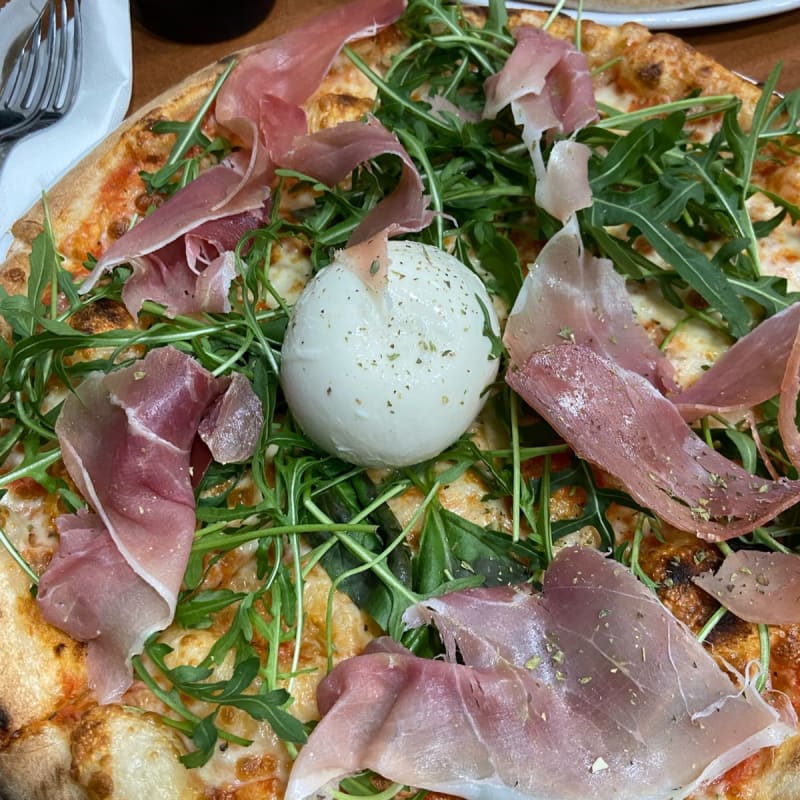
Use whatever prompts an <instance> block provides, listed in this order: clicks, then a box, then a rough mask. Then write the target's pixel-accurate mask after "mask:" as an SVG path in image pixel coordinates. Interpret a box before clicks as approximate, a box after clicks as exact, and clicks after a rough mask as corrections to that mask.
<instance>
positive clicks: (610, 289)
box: [503, 218, 675, 390]
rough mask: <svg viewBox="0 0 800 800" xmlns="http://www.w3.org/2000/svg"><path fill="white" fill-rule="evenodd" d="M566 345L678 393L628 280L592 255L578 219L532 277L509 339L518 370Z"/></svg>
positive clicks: (540, 259) (518, 303) (520, 297)
mask: <svg viewBox="0 0 800 800" xmlns="http://www.w3.org/2000/svg"><path fill="white" fill-rule="evenodd" d="M566 342H573V343H576V344H582V345H586V346H587V347H591V348H592V349H593V350H595V351H596V352H598V353H600V354H602V355H603V356H605V357H607V358H609V359H610V360H612V361H614V362H616V363H617V364H619V365H621V366H622V367H624V368H626V369H628V370H631V371H633V372H636V373H638V374H639V375H642V376H643V377H645V378H647V380H649V381H650V382H651V383H652V384H653V385H655V386H657V387H658V388H659V389H664V390H668V389H673V388H675V379H674V371H673V369H672V366H671V364H670V362H669V361H668V359H667V358H666V356H664V354H663V353H662V352H661V351H660V350H659V349H658V348H657V347H656V346H655V344H653V342H652V341H651V339H650V337H649V336H648V335H647V333H646V332H645V330H644V328H642V327H641V325H639V324H638V322H637V321H636V318H635V317H634V314H633V309H632V308H631V304H630V301H629V299H628V293H627V291H626V289H625V279H624V278H623V277H622V276H621V275H619V274H618V273H617V272H615V271H614V266H613V264H612V263H611V262H610V261H609V260H608V259H602V258H595V257H594V256H592V255H591V254H590V253H587V252H586V250H585V249H584V247H583V242H582V241H581V237H580V231H579V230H578V225H577V221H576V220H575V219H574V218H573V220H571V221H570V222H569V223H568V224H567V225H566V226H565V227H564V228H562V229H561V230H560V231H558V233H556V234H555V236H554V237H553V238H552V239H550V241H548V243H547V244H546V245H545V246H544V248H543V249H542V251H541V253H540V254H539V257H538V258H537V259H536V263H535V264H534V266H533V267H532V268H531V270H530V271H529V272H528V275H527V277H526V278H525V281H524V283H523V285H522V289H521V291H520V293H519V295H518V297H517V300H516V302H515V303H514V306H513V308H512V309H511V314H510V316H509V319H508V322H507V324H506V329H505V332H504V336H503V343H504V344H505V346H506V348H507V349H508V352H509V355H510V357H511V363H512V365H515V366H521V365H522V364H524V363H525V361H526V360H527V359H528V356H529V355H530V354H531V353H533V352H536V351H537V350H541V349H543V348H545V347H548V346H550V345H557V344H564V343H566Z"/></svg>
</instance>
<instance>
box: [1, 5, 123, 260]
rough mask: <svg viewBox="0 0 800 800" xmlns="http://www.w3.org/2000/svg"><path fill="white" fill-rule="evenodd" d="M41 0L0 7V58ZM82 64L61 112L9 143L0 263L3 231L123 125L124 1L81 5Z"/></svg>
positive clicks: (4, 239) (5, 240) (7, 237)
mask: <svg viewBox="0 0 800 800" xmlns="http://www.w3.org/2000/svg"><path fill="white" fill-rule="evenodd" d="M43 6H44V0H11V2H10V3H8V4H7V5H5V6H4V7H3V8H2V9H0V53H7V52H9V50H10V49H11V48H12V47H14V46H15V44H16V46H19V44H20V43H21V41H20V40H21V39H23V40H24V36H25V33H26V32H27V30H28V29H29V28H30V27H31V25H33V23H34V21H35V19H36V16H37V14H38V13H39V11H40V10H41V9H42V7H43ZM81 18H82V23H83V44H84V47H83V63H82V71H81V82H80V90H79V93H78V96H77V97H76V98H75V102H74V104H73V106H72V108H71V109H70V111H69V113H68V114H67V115H66V116H65V117H64V118H63V119H61V120H59V121H58V122H57V123H55V124H54V125H51V126H50V127H49V128H45V129H44V130H42V131H37V132H36V133H33V134H31V135H30V136H28V137H26V138H24V139H22V140H20V141H19V142H17V143H16V144H15V145H14V147H13V149H12V150H11V152H10V153H9V154H8V157H7V158H6V160H5V162H4V163H3V164H2V166H0V261H2V259H3V258H4V257H5V254H6V252H7V250H8V247H9V245H10V244H11V234H10V228H11V225H12V224H13V223H14V221H15V220H17V219H18V218H19V217H20V216H22V214H24V213H25V212H26V211H27V210H28V209H29V208H30V207H31V206H32V205H33V204H34V203H35V202H36V201H37V200H38V199H39V198H40V197H41V195H42V192H43V191H45V190H47V189H48V188H49V187H50V186H52V185H53V184H54V183H55V182H56V181H57V180H58V179H59V178H60V177H61V176H62V175H64V173H66V172H67V171H68V170H69V169H70V168H71V167H73V166H74V165H75V164H76V163H77V162H78V161H79V160H80V159H81V158H82V157H83V156H84V155H86V153H88V152H89V150H91V149H92V147H94V146H95V145H96V144H97V143H98V142H99V141H100V140H101V139H103V137H105V135H106V134H107V133H108V132H109V131H111V130H113V129H114V128H115V127H116V126H117V125H118V124H119V123H120V121H121V120H122V119H123V117H124V116H125V113H126V111H127V109H128V104H129V102H130V97H131V82H132V72H133V69H132V64H131V23H130V12H129V9H128V0H82V2H81Z"/></svg>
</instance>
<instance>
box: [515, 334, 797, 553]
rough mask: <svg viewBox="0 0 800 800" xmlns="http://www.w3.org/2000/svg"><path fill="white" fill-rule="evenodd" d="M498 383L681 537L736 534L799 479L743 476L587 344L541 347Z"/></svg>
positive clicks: (633, 377)
mask: <svg viewBox="0 0 800 800" xmlns="http://www.w3.org/2000/svg"><path fill="white" fill-rule="evenodd" d="M506 381H507V382H508V384H509V385H510V386H511V387H512V388H513V389H514V390H515V391H516V392H517V393H518V394H519V395H520V396H521V397H522V398H523V399H524V400H525V401H526V402H527V403H528V404H529V405H530V406H531V407H532V408H533V409H534V410H535V411H536V412H537V413H539V414H540V415H541V416H542V417H543V418H544V419H545V420H547V422H548V423H549V424H550V425H551V426H552V427H553V428H554V429H555V430H556V431H557V432H558V433H559V435H560V436H562V438H563V439H564V440H565V441H566V442H568V443H569V444H570V446H571V447H572V448H573V449H574V450H575V452H576V453H577V454H578V455H579V456H581V457H582V458H584V459H586V460H587V461H590V462H592V463H593V464H595V465H597V466H599V467H600V468H602V469H603V470H605V471H606V472H608V473H610V474H611V475H613V476H615V477H616V478H617V479H618V480H619V481H620V482H621V483H622V484H623V485H624V486H625V489H626V491H627V492H628V493H629V494H630V495H631V496H632V497H633V498H634V499H636V500H637V501H638V502H639V503H641V504H642V505H643V506H646V507H647V508H650V509H651V510H652V511H653V512H654V513H655V514H657V515H658V516H659V517H660V518H661V519H663V520H665V521H666V522H668V523H670V524H672V525H674V526H675V527H677V528H679V529H681V530H684V531H690V532H694V533H695V534H697V535H698V536H700V537H701V538H704V539H708V540H711V541H719V540H722V539H729V538H732V537H735V536H741V535H743V534H746V533H749V532H750V531H752V530H753V529H754V528H756V527H758V526H759V525H762V524H764V523H766V522H768V521H769V520H771V519H774V517H775V516H777V515H778V514H779V513H780V512H782V511H784V510H785V509H787V508H789V507H790V506H791V505H793V504H794V503H796V502H797V501H798V500H800V481H791V480H787V479H780V480H776V481H770V480H765V479H763V478H760V477H758V476H756V475H751V474H750V473H749V472H747V471H746V470H744V469H743V468H742V467H740V466H739V465H738V464H736V463H735V462H733V461H730V460H728V459H727V458H725V457H724V456H722V455H721V454H720V453H718V452H717V451H716V450H713V449H711V448H710V447H708V446H707V445H706V444H705V442H703V441H702V439H700V437H698V436H697V435H696V434H695V433H694V431H692V429H691V428H690V427H689V426H688V425H687V424H686V422H685V421H684V420H683V418H682V417H681V415H680V413H679V412H678V410H677V408H676V407H675V405H674V404H673V403H672V402H670V401H669V400H668V399H667V398H666V397H664V396H663V395H662V394H661V393H660V392H659V391H658V390H657V389H656V388H655V387H654V386H653V385H652V384H651V383H649V382H648V381H647V380H646V379H645V378H643V377H642V376H640V375H638V374H636V373H635V372H631V371H630V370H626V369H624V368H622V367H620V366H619V365H618V364H616V363H614V362H613V361H611V360H609V359H608V358H605V357H603V356H602V355H598V354H597V353H596V352H594V351H593V350H592V349H590V348H589V347H586V346H584V345H577V344H576V345H573V344H563V345H557V346H555V347H546V348H544V349H542V350H539V351H537V352H535V353H533V354H532V355H531V357H530V358H529V359H528V360H527V361H526V362H525V364H524V365H523V366H521V367H518V368H516V369H510V370H509V371H508V372H507V374H506Z"/></svg>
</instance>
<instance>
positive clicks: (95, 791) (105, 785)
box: [86, 772, 114, 800]
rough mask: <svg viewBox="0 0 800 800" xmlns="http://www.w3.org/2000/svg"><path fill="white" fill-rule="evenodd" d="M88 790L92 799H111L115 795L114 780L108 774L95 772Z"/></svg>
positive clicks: (90, 779)
mask: <svg viewBox="0 0 800 800" xmlns="http://www.w3.org/2000/svg"><path fill="white" fill-rule="evenodd" d="M86 788H87V789H88V790H89V796H90V797H92V798H96V800H102V799H103V798H104V797H111V796H112V795H113V794H114V780H113V779H112V777H111V776H110V775H109V774H108V773H107V772H95V773H94V774H93V775H92V777H91V778H89V784H88V786H87V787H86Z"/></svg>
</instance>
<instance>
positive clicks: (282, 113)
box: [80, 0, 405, 313]
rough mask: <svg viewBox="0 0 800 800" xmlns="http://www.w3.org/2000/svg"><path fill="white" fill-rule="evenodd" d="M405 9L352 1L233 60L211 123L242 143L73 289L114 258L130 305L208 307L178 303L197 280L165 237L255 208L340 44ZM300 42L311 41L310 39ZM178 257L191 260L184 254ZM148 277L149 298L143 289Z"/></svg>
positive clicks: (398, 4) (198, 291)
mask: <svg viewBox="0 0 800 800" xmlns="http://www.w3.org/2000/svg"><path fill="white" fill-rule="evenodd" d="M404 9H405V0H379V1H378V2H374V0H356V2H352V3H349V4H346V5H343V6H339V7H337V8H335V9H333V10H331V11H330V12H328V13H326V14H323V15H321V16H319V17H317V18H315V19H313V20H311V21H310V22H308V23H307V24H306V25H304V26H301V27H299V28H297V29H295V30H293V31H291V32H289V33H287V34H285V35H284V36H280V37H278V38H276V39H273V40H272V41H270V42H268V43H267V44H266V45H264V46H263V47H261V48H258V49H256V50H254V51H253V52H251V53H250V54H249V55H248V56H247V57H245V58H244V59H242V61H241V62H240V63H239V64H238V65H237V66H236V68H235V69H234V71H233V73H232V74H231V75H230V76H229V78H228V80H227V81H226V82H225V84H224V85H223V87H222V89H221V90H220V92H219V94H218V95H217V100H216V112H215V113H216V117H217V119H218V121H219V122H220V123H222V124H223V125H224V126H226V127H227V128H228V129H229V130H231V131H233V132H234V133H236V134H237V135H238V136H239V138H240V140H241V141H242V143H243V144H244V148H243V149H242V150H241V151H240V152H238V153H235V154H234V155H233V156H232V157H230V158H229V159H226V161H224V162H223V163H221V164H219V165H217V166H215V167H212V168H211V169H209V170H207V171H206V172H204V173H203V174H201V175H200V176H199V177H198V178H197V179H195V180H194V181H192V182H191V183H189V184H187V185H186V186H185V187H183V188H182V189H180V190H179V191H177V192H176V193H175V194H174V195H173V196H172V197H171V198H170V199H169V200H168V201H167V202H166V203H163V204H162V205H161V206H159V207H158V208H156V209H155V210H154V211H153V212H152V213H151V214H149V215H148V216H147V217H145V218H144V219H143V220H141V221H140V222H139V223H138V224H136V225H135V226H134V227H133V228H131V229H130V230H129V231H128V232H127V233H126V234H125V235H124V236H122V237H120V238H119V239H118V240H117V241H116V242H115V243H114V244H113V245H111V247H109V249H108V250H107V251H106V253H104V254H103V256H102V257H101V259H100V260H99V261H98V263H97V264H96V265H95V268H94V269H93V270H92V272H91V273H90V274H89V275H88V276H87V278H86V280H85V281H84V283H83V284H82V286H81V289H80V291H81V292H83V293H85V292H88V291H90V290H91V289H92V287H93V286H94V285H95V284H96V283H97V281H98V280H99V279H100V277H101V276H102V275H103V274H104V273H105V272H106V271H108V270H109V269H112V268H113V267H114V266H117V265H119V264H124V263H132V265H133V266H134V270H135V282H136V284H137V285H136V286H135V288H133V289H131V290H130V291H129V294H130V296H131V298H132V299H131V305H132V307H133V308H136V306H137V304H138V306H139V307H141V302H140V299H139V298H140V295H141V294H142V292H143V291H144V294H145V296H146V298H147V299H151V300H156V299H157V300H158V302H161V303H162V304H164V305H166V306H167V307H168V308H171V309H173V310H174V309H176V308H177V307H178V304H181V303H183V305H182V306H181V308H182V310H181V311H175V312H174V313H186V312H189V311H194V310H203V311H208V310H217V306H218V304H216V303H215V304H214V307H213V308H208V307H204V306H200V307H199V308H198V307H197V305H198V303H193V304H188V306H187V303H186V302H185V300H184V298H185V297H186V295H187V292H188V294H189V295H190V296H191V297H193V298H198V297H199V298H202V297H203V296H204V292H205V291H206V286H205V285H203V284H201V286H200V287H195V286H194V283H192V284H191V288H190V289H187V283H188V277H189V276H188V275H187V274H186V270H185V267H184V263H183V260H182V258H181V257H180V255H179V254H178V253H177V252H176V251H175V250H174V249H170V248H169V245H170V244H172V243H174V242H176V241H177V240H179V239H181V237H183V236H185V235H186V234H188V233H190V232H192V231H194V232H195V233H196V232H197V230H198V228H199V227H200V226H203V225H204V224H205V223H208V222H210V221H212V220H220V219H223V218H227V217H236V216H237V215H240V214H243V213H245V212H256V211H260V210H261V209H263V207H264V204H265V202H266V201H267V199H268V197H269V194H270V184H271V181H272V179H273V177H274V171H273V170H274V164H275V161H276V160H279V159H280V157H282V156H283V155H284V154H285V153H286V152H287V151H288V150H290V149H291V147H292V146H293V143H294V140H295V138H296V137H298V136H301V135H304V134H305V133H307V124H306V116H305V113H304V112H303V110H302V108H301V107H300V106H301V104H302V103H304V102H305V101H306V100H308V98H309V97H310V96H311V95H312V94H313V93H314V91H315V90H316V89H317V88H318V86H319V84H320V82H321V81H322V78H323V77H324V76H325V74H326V73H327V71H328V69H329V67H330V65H331V63H332V61H333V59H334V58H335V57H336V55H337V54H338V53H339V51H340V50H341V48H342V47H343V45H344V44H345V43H346V42H348V41H350V40H352V39H356V38H359V37H361V36H371V35H373V34H375V33H376V32H377V31H379V30H381V29H382V28H383V27H385V26H387V25H390V24H391V23H392V22H394V21H395V20H396V19H397V18H398V17H399V16H400V15H401V14H402V12H403V10H404ZM309 42H313V43H314V46H313V47H309ZM251 227H255V225H251ZM234 244H235V242H234ZM231 246H232V245H231ZM189 247H190V245H187V252H188V250H189ZM154 254H158V255H154ZM167 254H169V255H171V256H176V255H177V257H178V260H177V262H173V261H172V259H167V258H166V257H165V256H166V255H167ZM218 255H221V253H218ZM146 256H147V257H148V258H145V257H146ZM150 256H152V257H150ZM186 260H187V261H189V262H191V257H190V256H187V259H186ZM215 266H218V267H222V268H224V267H225V266H226V263H225V262H223V261H220V262H215ZM217 277H218V276H217V275H216V274H214V275H212V276H209V277H207V278H206V282H207V283H211V284H212V285H218V281H217V280H216V279H217ZM154 285H155V286H156V291H157V292H158V294H159V297H158V298H156V297H154V296H152V295H151V294H148V292H152V291H153V288H152V287H153V286H154ZM222 288H223V289H224V284H223V287H222Z"/></svg>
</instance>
